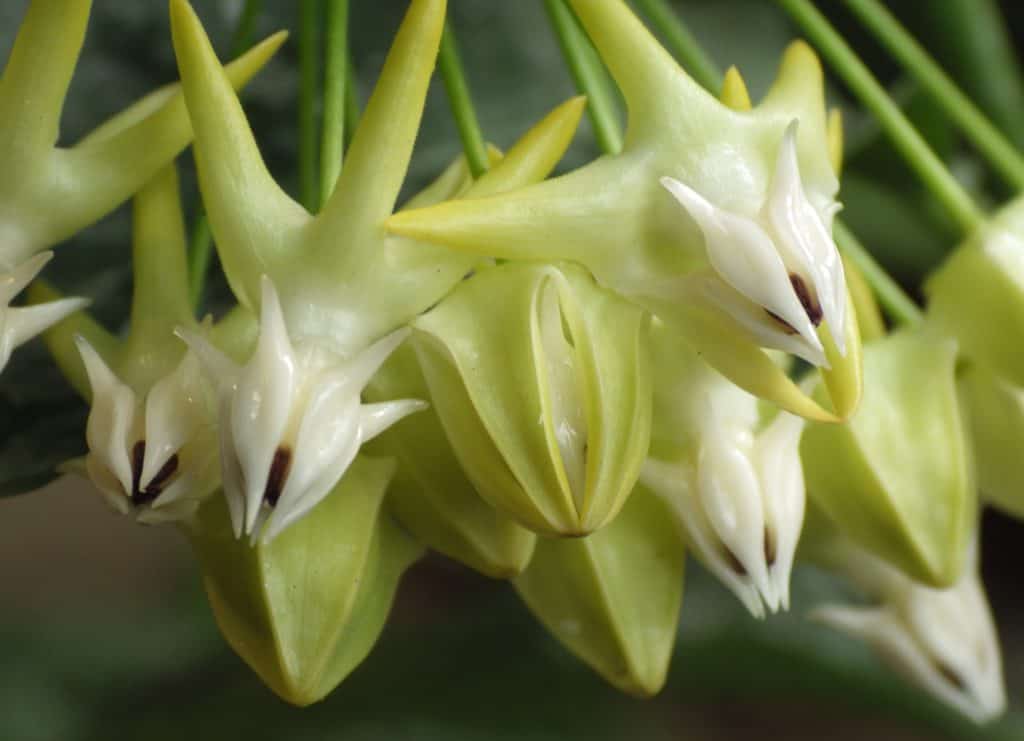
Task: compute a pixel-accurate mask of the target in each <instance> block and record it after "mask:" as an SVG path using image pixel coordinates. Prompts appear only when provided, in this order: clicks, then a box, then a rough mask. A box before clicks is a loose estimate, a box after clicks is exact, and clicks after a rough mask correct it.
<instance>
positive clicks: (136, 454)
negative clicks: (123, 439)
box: [130, 440, 146, 506]
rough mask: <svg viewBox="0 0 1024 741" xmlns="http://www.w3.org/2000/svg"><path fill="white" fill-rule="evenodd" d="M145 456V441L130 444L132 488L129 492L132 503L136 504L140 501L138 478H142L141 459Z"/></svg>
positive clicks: (140, 493)
mask: <svg viewBox="0 0 1024 741" xmlns="http://www.w3.org/2000/svg"><path fill="white" fill-rule="evenodd" d="M145 458H146V441H145V440H139V441H138V442H136V443H135V445H133V446H132V490H131V492H130V496H131V500H132V504H135V505H136V506H138V505H139V504H141V503H142V502H140V501H139V500H140V499H141V498H142V492H140V491H139V479H141V478H142V461H143V460H145Z"/></svg>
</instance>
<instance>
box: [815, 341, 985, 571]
mask: <svg viewBox="0 0 1024 741" xmlns="http://www.w3.org/2000/svg"><path fill="white" fill-rule="evenodd" d="M956 357H957V350H956V344H955V343H954V342H952V341H949V340H945V341H944V340H942V339H940V338H937V337H935V336H934V335H931V334H927V333H923V332H910V331H902V332H898V333H896V334H893V335H890V336H888V337H886V338H884V339H882V340H879V341H877V342H875V343H872V344H871V345H869V346H868V347H866V348H865V353H864V375H865V385H864V389H865V391H864V399H863V401H862V403H861V408H860V411H858V413H857V414H856V415H855V416H854V417H853V418H852V419H851V420H850V421H849V422H848V423H847V424H846V425H842V426H836V425H821V424H811V425H809V426H808V427H807V429H806V431H805V432H804V436H803V440H802V443H801V448H800V452H801V457H802V458H803V464H804V475H805V479H806V483H807V491H808V494H809V496H810V497H811V499H812V500H813V501H814V502H815V503H816V504H817V506H818V507H820V508H821V510H822V511H823V512H824V513H825V514H826V515H827V516H828V517H829V518H831V520H832V521H833V522H834V523H835V525H836V526H837V527H838V529H839V530H840V531H841V532H842V533H843V534H845V535H846V536H848V537H849V538H851V539H852V540H853V541H855V542H856V543H857V544H859V545H860V546H861V547H862V548H865V549H866V550H868V551H870V552H872V553H874V554H875V555H877V556H879V557H880V558H883V559H885V560H887V561H889V562H890V563H891V564H893V565H895V566H897V567H898V568H900V569H902V570H903V571H904V572H906V574H907V575H909V576H910V577H911V578H913V579H916V580H918V581H921V582H923V583H925V584H929V585H932V586H936V587H946V586H950V585H951V584H953V583H954V582H955V581H956V580H957V578H958V577H959V575H960V573H961V572H962V569H963V557H964V553H965V552H966V550H967V549H966V542H967V540H968V539H969V538H970V535H971V532H972V529H973V519H974V511H975V501H976V497H975V488H974V480H973V479H974V476H973V463H972V459H971V454H970V449H969V445H968V439H967V437H966V431H965V429H964V425H965V422H964V421H963V419H962V417H961V410H960V405H959V401H958V398H957V390H956V384H955V377H954V371H955V364H956ZM818 393H819V394H822V391H821V389H819V390H818Z"/></svg>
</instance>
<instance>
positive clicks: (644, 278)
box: [387, 0, 858, 418]
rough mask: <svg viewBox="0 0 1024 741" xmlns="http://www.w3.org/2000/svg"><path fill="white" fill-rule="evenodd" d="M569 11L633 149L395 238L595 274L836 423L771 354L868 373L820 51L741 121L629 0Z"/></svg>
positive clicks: (457, 210)
mask: <svg viewBox="0 0 1024 741" xmlns="http://www.w3.org/2000/svg"><path fill="white" fill-rule="evenodd" d="M571 4H572V6H573V8H574V9H575V11H576V13H577V15H578V16H579V18H580V20H581V21H582V23H583V25H584V26H585V28H586V30H587V32H588V33H589V35H590V37H591V38H592V39H593V41H594V43H595V45H596V46H597V48H598V50H599V51H600V52H601V54H602V57H603V58H604V60H605V62H606V63H607V64H608V66H609V68H610V70H611V72H612V75H613V76H614V77H615V79H616V81H617V82H618V84H619V87H620V88H621V89H622V91H623V93H624V95H625V98H626V103H627V106H628V108H629V126H628V130H627V135H626V143H625V146H624V148H623V150H622V152H621V153H619V154H615V155H610V156H604V157H601V158H599V159H597V160H595V161H594V162H592V163H591V164H589V165H587V166H585V167H582V168H580V169H579V170H576V171H574V172H571V173H569V174H567V175H564V176H562V177H558V178H554V179H552V180H549V181H546V182H543V183H540V184H537V185H532V186H529V187H526V188H521V189H519V190H517V191H514V192H511V193H507V194H503V195H500V196H496V197H492V198H482V199H472V200H459V201H451V202H447V203H443V204H440V205H437V206H433V207H431V208H429V209H422V210H415V211H406V212H402V213H399V214H396V215H395V216H393V217H391V218H390V219H389V220H388V223H387V226H388V229H389V230H390V231H392V232H394V233H396V234H401V235H404V236H408V237H412V238H416V239H421V240H424V241H432V242H435V243H438V244H443V245H446V246H448V247H452V248H454V249H456V250H458V251H460V252H463V253H467V254H477V255H487V256H492V257H500V258H507V259H544V260H552V259H568V260H574V261H577V262H580V263H583V264H584V265H586V266H587V267H588V268H589V269H590V270H591V272H592V273H593V274H594V275H595V277H597V279H598V280H599V281H601V282H602V283H603V284H605V285H607V286H609V287H611V288H614V289H615V290H616V291H618V292H619V293H621V294H623V295H625V296H627V297H629V298H631V299H632V300H634V301H636V302H638V303H640V304H641V305H643V306H645V307H647V308H649V309H650V310H651V311H653V312H654V313H655V314H656V315H658V316H659V317H661V318H662V319H664V320H665V321H667V322H670V323H673V324H676V325H678V326H679V327H681V328H682V329H683V330H684V331H685V332H686V334H687V336H688V339H689V341H690V342H691V343H693V344H694V345H696V346H699V348H700V350H701V351H702V352H703V353H704V354H705V357H706V358H707V359H708V360H709V362H711V363H712V364H713V365H715V367H716V368H718V370H720V371H721V372H722V373H723V374H725V375H726V376H728V377H729V378H730V379H732V380H733V381H734V382H735V383H737V384H738V385H740V386H742V387H744V388H746V389H748V390H749V391H751V392H752V393H754V394H755V395H758V396H762V397H764V398H768V399H771V400H773V401H775V402H777V403H779V404H780V405H782V406H783V407H784V408H787V409H789V410H791V411H794V412H795V413H798V414H801V415H804V416H811V417H818V418H828V417H830V416H831V415H830V414H829V413H827V412H825V411H824V410H823V409H821V408H820V407H818V405H817V404H816V403H814V402H812V401H811V400H809V399H808V398H807V397H806V395H804V394H802V393H801V392H800V390H799V389H798V388H797V387H796V386H795V385H794V384H792V383H791V382H790V381H789V379H787V378H786V377H785V374H784V373H783V372H782V371H781V370H780V369H779V368H778V367H776V366H774V365H772V364H771V363H770V362H769V361H767V359H766V356H765V355H764V353H763V351H760V350H759V349H758V347H760V346H768V347H779V348H781V349H785V350H787V351H790V352H798V353H799V354H801V355H803V356H804V357H807V358H808V359H810V360H812V361H813V362H815V363H817V364H819V365H822V366H823V367H824V366H831V368H832V372H839V373H847V377H848V378H850V379H854V378H855V377H856V374H849V373H848V369H845V368H844V367H843V366H845V365H851V364H856V363H857V362H858V360H857V358H858V353H857V352H852V353H851V352H850V347H851V346H855V345H857V343H858V340H857V338H856V331H855V328H854V327H853V326H852V324H851V319H852V317H851V312H847V311H845V309H844V305H845V303H846V300H847V299H846V296H845V293H846V292H845V288H844V285H843V276H842V269H841V265H840V262H839V260H838V256H837V255H836V253H835V247H834V245H833V244H832V241H831V238H830V236H829V234H828V227H829V225H830V221H831V216H832V214H833V213H834V211H835V195H836V191H837V189H838V180H837V178H836V175H835V172H834V170H833V167H832V164H831V161H830V157H829V151H830V150H829V143H828V136H827V128H828V126H827V121H826V118H827V117H826V113H825V106H824V96H823V77H822V72H821V68H820V65H819V63H818V61H817V58H816V57H815V55H814V53H813V52H812V51H811V50H810V49H809V47H807V46H806V45H804V44H802V43H797V44H794V45H792V46H791V47H790V48H789V50H788V51H787V52H786V54H785V56H784V58H783V61H782V66H781V70H780V72H779V76H778V79H777V80H776V82H775V84H774V86H773V87H772V89H771V90H770V91H769V93H768V94H767V96H766V97H765V99H764V100H763V101H762V102H761V103H760V104H759V105H758V106H757V107H756V108H754V109H752V110H749V111H743V110H733V109H732V108H730V107H728V106H727V105H725V104H723V103H721V102H720V101H718V100H716V99H715V98H714V97H712V96H711V95H709V94H708V93H707V92H705V91H704V90H703V89H702V88H700V86H698V85H697V84H696V83H695V82H694V81H693V80H692V79H691V78H690V77H689V76H688V75H686V73H685V72H683V70H681V69H680V68H679V66H678V65H677V64H676V63H675V62H674V61H673V59H672V58H671V56H670V55H669V54H668V53H667V52H666V51H665V50H664V49H663V48H662V47H661V46H660V45H659V44H658V43H657V41H656V40H655V39H654V38H653V37H652V36H651V35H650V33H649V32H648V31H647V29H646V28H645V27H644V26H643V24H642V23H641V22H640V21H639V20H638V19H637V18H636V17H635V16H634V15H633V14H632V12H631V11H630V10H629V8H628V7H627V5H626V4H625V3H624V2H622V0H571ZM733 97H735V96H733ZM794 121H799V135H797V134H796V131H795V129H793V128H792V124H793V122H794ZM787 132H788V133H787ZM662 182H664V183H667V184H669V185H671V186H672V189H673V192H674V194H675V195H676V196H677V197H679V198H682V200H683V201H684V203H685V204H686V208H684V209H680V208H679V202H678V201H677V200H675V199H673V198H672V196H671V195H670V193H669V192H667V191H666V189H665V188H664V187H663V186H662ZM819 320H824V325H823V327H822V328H821V329H819V331H817V332H815V328H814V325H815V324H816V323H817V322H818V321H819ZM833 322H835V323H836V326H831V325H832V323H833ZM826 330H827V331H826ZM827 334H830V337H825V336H824V335H827ZM844 350H845V353H844ZM840 397H841V400H842V408H840V406H841V405H840V404H837V405H836V406H837V408H836V415H837V416H840V417H845V416H847V415H848V414H850V413H851V412H852V406H851V407H850V408H846V406H847V404H848V402H854V403H855V401H856V398H857V394H856V393H852V394H845V395H840Z"/></svg>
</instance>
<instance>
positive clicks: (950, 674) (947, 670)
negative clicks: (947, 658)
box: [932, 659, 967, 692]
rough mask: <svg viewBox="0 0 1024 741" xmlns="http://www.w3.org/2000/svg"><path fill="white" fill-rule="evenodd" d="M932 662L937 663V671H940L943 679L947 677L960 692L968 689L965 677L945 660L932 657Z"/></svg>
mask: <svg viewBox="0 0 1024 741" xmlns="http://www.w3.org/2000/svg"><path fill="white" fill-rule="evenodd" d="M932 663H933V664H934V665H935V669H936V671H938V672H939V674H941V675H942V678H943V679H945V680H946V681H947V682H949V683H950V684H951V685H953V686H954V687H956V689H957V690H959V691H960V692H966V691H967V682H965V681H964V678H963V677H961V676H960V675H959V674H958V673H957V672H955V671H953V669H952V668H951V667H950V666H949V664H947V663H945V662H944V661H939V660H938V659H932Z"/></svg>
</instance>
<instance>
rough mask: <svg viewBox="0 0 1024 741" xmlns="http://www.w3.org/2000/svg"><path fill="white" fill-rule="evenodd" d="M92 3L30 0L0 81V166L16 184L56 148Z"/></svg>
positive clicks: (76, 0) (75, 0) (7, 177)
mask: <svg viewBox="0 0 1024 741" xmlns="http://www.w3.org/2000/svg"><path fill="white" fill-rule="evenodd" d="M91 6H92V2H91V1H90V0H33V2H30V3H29V6H28V11H27V12H26V13H25V18H24V20H23V21H22V24H21V28H20V29H19V30H18V36H17V38H16V39H15V41H14V48H13V49H12V50H11V54H10V56H9V57H8V59H7V66H6V67H5V68H4V70H3V76H2V78H0V152H2V154H0V161H2V162H3V163H4V178H5V179H10V180H13V181H15V182H16V181H19V180H21V179H23V178H24V177H26V176H27V175H28V174H29V173H28V172H27V170H26V169H25V168H31V167H35V166H38V160H39V158H40V157H41V156H42V155H43V153H44V152H46V151H47V150H49V149H50V148H51V147H53V146H54V145H55V144H56V143H57V135H58V133H59V130H60V115H61V111H62V110H63V108H64V97H65V95H67V91H68V86H69V85H70V84H71V76H72V75H73V74H74V71H75V64H76V63H77V62H78V55H79V53H80V52H81V50H82V43H83V41H84V40H85V28H86V26H87V25H88V22H89V10H90V8H91Z"/></svg>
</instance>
